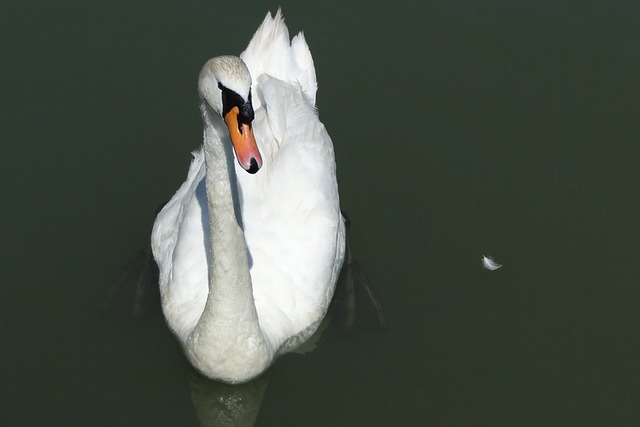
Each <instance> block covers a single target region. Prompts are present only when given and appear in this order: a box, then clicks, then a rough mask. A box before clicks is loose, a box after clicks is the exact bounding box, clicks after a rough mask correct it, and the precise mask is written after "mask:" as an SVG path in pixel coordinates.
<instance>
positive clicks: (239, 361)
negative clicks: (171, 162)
mask: <svg viewBox="0 0 640 427" xmlns="http://www.w3.org/2000/svg"><path fill="white" fill-rule="evenodd" d="M245 64H246V65H245ZM252 78H253V80H252ZM198 83H199V84H198V89H199V93H200V103H201V105H200V110H201V112H202V118H203V123H204V143H203V148H202V149H201V150H200V151H198V152H196V153H194V160H193V162H192V163H191V166H190V168H189V172H188V175H187V180H186V181H185V182H184V183H183V184H182V186H181V187H180V188H179V189H178V191H177V192H176V194H175V195H174V196H173V198H172V199H171V200H170V201H169V203H167V205H166V206H165V207H164V208H163V209H162V211H161V212H160V213H159V214H158V217H157V219H156V221H155V223H154V227H153V234H152V237H151V241H152V249H153V255H154V257H155V259H156V262H157V263H158V266H159V269H160V291H161V297H162V308H163V312H164V315H165V317H166V320H167V323H168V324H169V327H170V328H171V330H172V331H173V332H174V334H175V335H176V336H177V338H178V340H179V341H180V343H181V345H182V348H183V350H184V352H185V354H186V356H187V358H188V359H189V361H190V362H191V363H192V364H193V365H194V366H195V367H196V368H197V369H198V370H199V371H201V372H202V373H203V374H204V375H206V376H208V377H210V378H213V379H217V380H220V381H224V382H229V383H238V382H245V381H248V380H250V379H252V378H254V377H256V376H258V375H259V374H261V373H262V372H263V371H265V370H266V369H267V368H268V367H269V366H270V365H271V363H272V362H273V361H274V360H275V358H276V357H277V356H279V355H281V354H283V353H285V352H288V351H291V350H293V349H295V348H296V347H297V346H299V345H300V344H302V343H303V342H304V341H305V340H306V339H308V338H309V337H310V336H311V335H312V334H313V332H314V331H315V330H316V328H317V327H318V325H319V324H320V322H321V320H322V319H323V317H324V316H325V314H326V312H327V309H328V306H329V303H330V301H331V298H332V296H333V291H334V289H335V284H336V280H337V277H338V273H339V271H340V267H341V265H342V261H343V258H344V251H345V227H344V222H343V219H342V216H341V214H340V206H339V199H338V185H337V182H336V171H335V158H334V152H333V145H332V143H331V139H330V137H329V135H328V134H327V131H326V130H325V128H324V126H323V124H322V123H321V122H320V121H319V119H318V117H317V113H316V110H315V93H316V76H315V69H314V66H313V59H312V57H311V53H310V51H309V48H308V46H307V43H306V41H305V39H304V37H303V35H302V34H298V35H297V36H295V37H294V38H293V40H291V41H290V40H289V33H288V30H287V27H286V26H285V24H284V21H283V19H282V16H281V13H280V11H279V10H278V12H277V13H276V16H275V17H272V16H271V14H267V16H266V17H265V19H264V21H263V23H262V24H261V26H260V27H259V28H258V30H257V31H256V33H255V35H254V36H253V39H252V40H251V42H250V43H249V46H248V47H247V49H246V50H245V51H244V52H243V53H242V54H241V55H240V58H238V57H233V56H222V57H217V58H213V59H211V60H209V61H208V62H207V63H206V64H205V65H204V67H203V68H202V71H201V72H200V76H199V82H198ZM254 111H255V118H254ZM252 130H253V134H252ZM253 135H255V139H254V137H253ZM232 147H233V150H232ZM234 152H235V160H234Z"/></svg>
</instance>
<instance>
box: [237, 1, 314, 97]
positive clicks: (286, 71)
mask: <svg viewBox="0 0 640 427" xmlns="http://www.w3.org/2000/svg"><path fill="white" fill-rule="evenodd" d="M240 57H241V58H242V59H243V60H244V62H245V63H246V64H247V66H248V67H249V70H251V73H252V76H251V77H252V78H253V85H254V87H255V85H256V81H257V79H258V78H259V76H260V75H262V74H268V75H270V76H272V77H276V78H278V79H280V80H283V81H285V82H297V83H298V84H300V86H301V87H302V90H303V92H304V93H305V95H306V96H307V97H308V98H309V100H310V101H311V103H312V104H313V105H315V102H316V91H317V81H316V71H315V67H314V65H313V58H312V56H311V51H310V50H309V46H308V45H307V42H306V40H305V37H304V35H303V34H302V33H299V34H297V35H296V36H295V37H293V40H290V39H289V30H288V28H287V26H286V24H285V23H284V18H283V16H282V11H281V10H280V9H278V11H277V12H276V14H275V16H271V13H270V12H269V13H267V15H266V16H265V18H264V21H262V24H261V25H260V27H258V29H257V30H256V32H255V34H254V35H253V38H252V39H251V41H250V42H249V45H248V46H247V48H246V49H245V50H244V52H242V54H241V55H240Z"/></svg>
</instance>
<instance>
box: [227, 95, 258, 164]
mask: <svg viewBox="0 0 640 427" xmlns="http://www.w3.org/2000/svg"><path fill="white" fill-rule="evenodd" d="M238 114H240V109H239V108H238V107H233V108H232V109H231V110H229V112H228V113H227V114H226V115H225V116H224V122H225V123H226V124H227V127H228V128H229V136H230V137H231V143H232V144H233V149H234V151H235V152H236V158H237V159H238V163H239V164H240V166H242V169H244V170H246V171H247V172H249V173H256V172H258V170H259V169H260V168H261V167H262V156H261V155H260V151H258V145H257V144H256V139H255V137H254V136H253V130H252V129H251V125H248V124H246V123H242V126H238Z"/></svg>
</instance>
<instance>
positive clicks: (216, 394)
mask: <svg viewBox="0 0 640 427" xmlns="http://www.w3.org/2000/svg"><path fill="white" fill-rule="evenodd" d="M269 375H270V373H269V372H268V371H267V372H265V373H264V374H262V375H260V376H259V377H258V378H255V379H253V380H252V381H250V382H248V383H244V384H234V385H230V384H224V383H220V382H217V381H213V380H210V379H208V378H206V377H204V376H202V375H201V374H200V373H199V372H196V371H195V370H193V369H190V370H189V387H190V388H191V401H192V402H193V406H194V408H195V410H196V415H197V417H198V420H199V421H200V426H201V427H213V426H240V427H244V426H253V425H254V423H255V421H256V418H257V417H258V412H259V411H260V405H261V404H262V399H263V398H264V393H265V391H266V389H267V384H268V383H269Z"/></svg>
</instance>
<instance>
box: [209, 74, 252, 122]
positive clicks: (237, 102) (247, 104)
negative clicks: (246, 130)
mask: <svg viewBox="0 0 640 427" xmlns="http://www.w3.org/2000/svg"><path fill="white" fill-rule="evenodd" d="M218 87H219V88H220V90H221V91H222V117H225V116H226V115H227V113H228V112H229V111H231V109H233V107H238V110H239V114H238V125H241V124H247V125H250V124H251V122H252V121H253V118H254V112H253V105H252V104H251V90H249V96H248V97H247V98H248V100H247V101H245V100H244V98H242V97H241V96H240V95H238V93H237V92H234V91H232V90H231V89H229V88H227V87H226V86H224V85H223V84H222V83H220V82H218Z"/></svg>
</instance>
